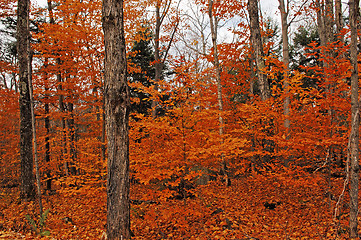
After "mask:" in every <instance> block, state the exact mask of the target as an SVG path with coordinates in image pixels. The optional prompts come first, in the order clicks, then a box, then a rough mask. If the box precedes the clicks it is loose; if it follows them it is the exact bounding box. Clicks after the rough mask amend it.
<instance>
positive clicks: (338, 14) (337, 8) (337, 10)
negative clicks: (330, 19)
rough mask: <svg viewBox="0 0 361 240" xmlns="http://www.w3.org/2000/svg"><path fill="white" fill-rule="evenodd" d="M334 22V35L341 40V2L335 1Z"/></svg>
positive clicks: (339, 0)
mask: <svg viewBox="0 0 361 240" xmlns="http://www.w3.org/2000/svg"><path fill="white" fill-rule="evenodd" d="M335 22H336V33H337V34H338V35H339V36H340V37H341V38H342V36H341V35H340V34H341V30H342V28H343V19H342V4H341V0H335ZM342 39H343V38H342Z"/></svg>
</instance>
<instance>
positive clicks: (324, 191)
mask: <svg viewBox="0 0 361 240" xmlns="http://www.w3.org/2000/svg"><path fill="white" fill-rule="evenodd" d="M342 186H343V179H342V178H338V179H332V181H327V180H326V179H325V178H324V176H322V174H318V173H316V174H309V173H302V174H301V173H298V174H297V173H294V172H284V173H278V174H262V175H260V174H255V175H250V176H248V177H244V178H238V179H232V185H231V186H230V187H226V186H224V185H223V183H221V181H212V182H210V183H209V184H208V185H203V186H198V187H196V188H195V189H190V190H189V191H190V192H191V193H190V194H191V195H192V197H187V198H184V199H181V200H179V199H174V198H173V197H172V193H171V192H169V190H167V189H165V190H164V189H163V190H159V189H157V190H155V189H156V188H157V187H156V185H153V186H145V185H142V184H133V185H132V188H131V199H132V204H131V226H132V227H131V228H132V232H133V234H134V238H133V239H147V240H148V239H150V240H153V239H212V240H213V239H346V237H347V233H348V228H347V225H348V210H347V208H348V204H347V202H348V200H347V196H345V198H344V199H343V200H342V201H341V202H340V204H338V205H337V204H336V203H337V201H338V199H339V196H340V193H341V192H342ZM0 191H1V195H0V231H3V232H2V233H1V232H0V239H37V238H41V237H40V236H39V235H37V234H36V233H35V232H34V231H33V230H32V228H31V225H30V224H29V223H28V221H27V220H26V219H25V215H30V216H31V217H32V218H33V219H34V220H38V219H39V217H36V216H37V215H38V210H37V209H38V208H37V201H35V202H34V203H31V202H30V203H19V200H18V191H17V189H15V188H13V189H4V188H3V189H0ZM346 195H347V194H346ZM43 204H44V209H49V211H50V212H49V214H48V219H47V220H46V227H45V229H47V230H49V231H50V236H49V237H44V239H47V238H48V239H66V240H70V239H74V240H75V239H101V238H102V236H104V231H105V223H106V191H105V187H104V186H100V187H99V186H96V185H93V186H90V185H85V186H80V187H79V186H78V187H76V188H68V189H67V190H60V189H59V190H57V191H56V193H55V194H53V195H44V197H43ZM336 206H338V209H339V210H340V211H339V212H340V214H339V216H338V217H337V218H334V213H335V207H336ZM6 234H14V236H13V237H8V238H6V236H11V235H6ZM20 234H21V235H20ZM4 236H5V237H4Z"/></svg>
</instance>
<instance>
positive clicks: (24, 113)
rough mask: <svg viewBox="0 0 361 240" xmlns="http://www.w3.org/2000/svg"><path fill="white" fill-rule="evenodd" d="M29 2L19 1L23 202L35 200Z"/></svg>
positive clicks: (18, 46)
mask: <svg viewBox="0 0 361 240" xmlns="http://www.w3.org/2000/svg"><path fill="white" fill-rule="evenodd" d="M29 5H30V1H29V0H18V11H17V43H18V45H17V49H18V59H19V61H18V63H19V91H20V95H19V105H20V168H21V169H20V172H21V188H20V190H21V191H20V197H21V199H23V200H33V199H34V198H35V183H34V174H33V147H32V134H33V132H32V125H31V103H30V86H29V75H30V74H31V73H30V72H29V56H30V31H29Z"/></svg>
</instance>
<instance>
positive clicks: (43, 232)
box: [40, 230, 50, 236]
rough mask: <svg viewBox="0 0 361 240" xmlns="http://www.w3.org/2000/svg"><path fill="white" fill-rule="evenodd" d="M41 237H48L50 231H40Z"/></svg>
mask: <svg viewBox="0 0 361 240" xmlns="http://www.w3.org/2000/svg"><path fill="white" fill-rule="evenodd" d="M40 235H41V236H49V235H50V231H49V230H45V231H42V232H41V233H40Z"/></svg>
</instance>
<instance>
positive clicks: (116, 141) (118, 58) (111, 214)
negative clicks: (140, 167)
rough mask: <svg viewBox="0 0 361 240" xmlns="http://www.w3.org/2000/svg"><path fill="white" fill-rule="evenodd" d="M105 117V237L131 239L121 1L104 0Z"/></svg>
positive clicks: (124, 58)
mask: <svg viewBox="0 0 361 240" xmlns="http://www.w3.org/2000/svg"><path fill="white" fill-rule="evenodd" d="M102 13H103V17H102V22H103V31H104V43H105V79H104V82H105V90H104V95H105V116H106V131H107V139H108V176H107V235H108V239H109V240H113V239H119V240H120V239H130V237H131V234H130V233H131V232H130V206H129V204H130V202H129V136H128V132H129V111H130V99H129V89H128V84H127V76H126V73H127V62H126V54H125V51H126V46H125V39H124V22H123V1H122V0H103V9H102Z"/></svg>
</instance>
